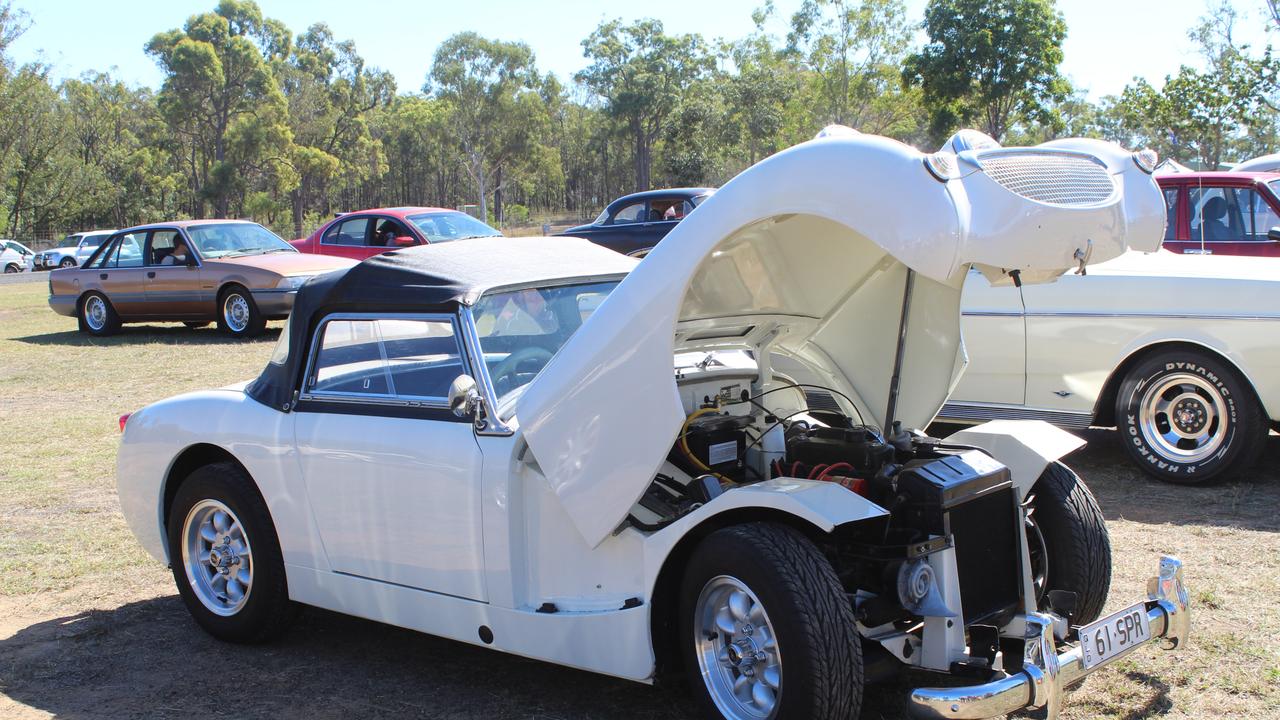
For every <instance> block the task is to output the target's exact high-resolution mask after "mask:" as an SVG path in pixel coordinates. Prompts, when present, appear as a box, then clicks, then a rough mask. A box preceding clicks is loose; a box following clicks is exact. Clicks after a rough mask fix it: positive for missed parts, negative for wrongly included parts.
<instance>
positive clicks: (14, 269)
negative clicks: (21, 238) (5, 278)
mask: <svg viewBox="0 0 1280 720" xmlns="http://www.w3.org/2000/svg"><path fill="white" fill-rule="evenodd" d="M18 272H22V268H20V267H18V266H17V265H14V264H13V263H9V264H8V265H5V266H4V274H5V275H13V274H14V273H18Z"/></svg>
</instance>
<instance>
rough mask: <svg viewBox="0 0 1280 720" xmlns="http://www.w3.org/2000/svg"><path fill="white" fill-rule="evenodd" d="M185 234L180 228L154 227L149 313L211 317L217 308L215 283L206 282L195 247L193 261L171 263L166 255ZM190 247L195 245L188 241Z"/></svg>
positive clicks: (149, 266) (150, 247) (149, 267)
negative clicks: (215, 307)
mask: <svg viewBox="0 0 1280 720" xmlns="http://www.w3.org/2000/svg"><path fill="white" fill-rule="evenodd" d="M179 237H182V235H181V232H180V231H179V230H178V229H177V228H161V229H159V230H152V231H151V238H150V240H149V241H148V246H147V273H146V276H147V282H146V288H145V292H146V296H147V313H148V314H150V315H156V316H169V317H203V318H208V317H209V316H210V315H211V314H212V313H213V312H214V307H213V306H214V297H213V293H214V288H213V283H212V282H210V283H209V287H205V286H204V277H203V274H202V270H201V269H200V261H199V259H198V258H196V257H195V254H194V252H193V251H192V250H190V249H188V251H187V252H188V254H190V255H191V257H192V260H191V264H187V263H182V264H180V265H174V264H169V263H167V262H166V259H167V258H168V257H169V255H170V254H172V253H173V249H174V243H175V241H176V240H177V239H178V238H179ZM186 246H187V247H188V248H192V247H194V244H193V243H191V242H189V241H188V242H186Z"/></svg>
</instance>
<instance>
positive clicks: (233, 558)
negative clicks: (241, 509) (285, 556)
mask: <svg viewBox="0 0 1280 720" xmlns="http://www.w3.org/2000/svg"><path fill="white" fill-rule="evenodd" d="M182 566H183V568H185V570H186V573H187V581H188V582H190V583H191V589H192V590H193V591H194V592H195V595H196V597H197V598H199V600H200V602H201V603H202V604H203V605H204V606H205V607H206V608H208V609H209V611H210V612H212V613H214V614H216V615H221V616H223V617H227V616H230V615H235V614H236V613H237V612H239V611H240V609H241V608H243V607H244V604H245V602H247V601H248V600H249V593H250V592H252V591H253V553H252V550H251V548H250V546H249V536H248V535H246V534H245V531H244V525H242V524H241V523H240V519H239V518H237V517H236V515H235V513H233V512H231V508H228V507H227V506H226V505H224V504H223V503H221V502H219V501H217V500H201V501H200V502H198V503H196V504H195V505H194V506H193V507H192V508H191V512H189V513H187V519H186V521H185V522H184V523H183V526H182Z"/></svg>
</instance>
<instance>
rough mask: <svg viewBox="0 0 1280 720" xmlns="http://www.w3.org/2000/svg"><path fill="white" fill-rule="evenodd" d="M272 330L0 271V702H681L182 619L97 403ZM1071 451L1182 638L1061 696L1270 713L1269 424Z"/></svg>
mask: <svg viewBox="0 0 1280 720" xmlns="http://www.w3.org/2000/svg"><path fill="white" fill-rule="evenodd" d="M276 333H278V324H273V329H272V331H271V332H270V333H269V334H268V336H267V337H265V338H263V339H261V340H259V341H255V342H250V343H243V342H233V341H229V340H225V339H223V338H222V337H221V336H219V335H218V334H217V333H216V332H215V331H214V330H212V329H205V330H199V331H194V332H192V331H188V330H186V329H184V328H182V327H181V326H179V325H173V324H169V325H156V326H150V327H130V328H127V329H126V331H125V332H124V333H123V334H121V335H120V336H118V337H114V338H110V339H106V340H97V339H90V338H87V337H84V336H81V335H79V334H77V333H76V332H75V322H74V321H73V320H71V319H68V318H62V317H59V316H56V315H54V314H53V313H52V312H51V311H50V310H48V308H47V307H46V306H45V286H44V284H43V283H33V284H20V285H4V286H0V398H3V400H2V401H0V458H2V460H0V717H5V718H36V717H48V716H57V717H65V718H103V717H112V718H133V717H139V718H142V717H145V718H153V717H189V716H191V715H194V714H196V713H222V714H226V715H230V716H234V717H305V718H308V720H311V719H313V718H329V717H332V718H338V717H392V716H394V717H400V716H411V717H445V718H464V717H466V718H470V717H476V718H480V717H484V718H523V717H545V718H588V717H628V718H655V719H657V718H681V717H687V714H688V713H689V711H688V710H687V709H686V703H685V701H684V700H683V698H682V697H681V696H680V695H678V694H675V695H673V694H671V693H667V692H663V691H661V690H656V689H653V688H649V687H646V686H643V685H638V684H634V683H627V682H622V681H617V680H611V679H608V678H603V677H599V676H596V675H591V674H589V673H582V672H577V671H573V670H567V669H564V668H560V667H556V666H553V665H548V664H545V663H538V662H532V661H527V660H522V659H519V658H514V657H508V656H503V655H500V654H497V653H492V652H489V651H486V650H482V649H478V648H474V647H471V646H466V645H462V644H459V643H453V642H449V641H445V640H439V639H436V638H431V637H427V636H423V635H418V634H415V633H412V632H407V631H403V630H399V629H395V628H390V627H385V626H380V625H377V624H374V623H369V622H365V621H361V620H355V619H351V618H345V617H342V616H339V615H335V614H332V613H324V612H320V611H311V612H308V613H306V614H305V615H304V617H303V618H302V620H301V622H300V623H299V626H298V628H297V629H296V630H295V631H294V632H292V633H290V634H289V635H288V636H287V637H286V638H285V639H284V640H283V641H281V642H279V643H276V644H274V645H272V646H269V647H263V648H242V647H233V646H228V645H223V644H220V643H217V642H215V641H213V640H211V639H209V638H208V637H207V636H205V635H204V634H203V633H201V632H199V631H198V630H197V629H196V628H195V626H194V624H193V623H192V622H191V621H190V620H189V618H188V617H187V615H186V612H185V610H184V609H183V608H182V606H181V604H180V603H179V602H178V601H177V600H176V598H175V596H174V591H173V588H172V578H171V576H170V575H169V574H168V572H167V570H165V569H164V568H162V567H159V566H158V565H157V564H156V563H155V562H154V561H152V560H151V559H150V558H149V557H148V556H146V555H145V554H144V553H143V552H142V550H141V549H140V548H139V547H138V546H137V544H136V543H135V542H134V540H133V537H132V536H131V535H130V533H129V531H128V530H127V528H126V527H125V524H124V520H123V518H122V517H121V515H120V512H119V509H118V507H117V504H116V499H115V488H114V480H113V476H114V458H115V449H116V443H117V442H118V438H119V434H118V427H117V420H116V419H117V417H118V416H119V415H120V414H121V413H124V412H128V411H131V410H134V409H137V408H139V407H141V406H143V405H145V404H147V403H149V402H152V401H154V400H157V399H160V398H162V397H167V396H169V395H172V394H175V393H177V392H182V391H186V390H190V389H196V388H202V387H211V386H217V385H221V384H227V383H231V382H236V381H239V380H244V379H247V378H250V377H252V376H253V375H255V374H256V373H257V372H258V370H259V369H260V368H261V366H262V364H263V363H264V362H265V361H266V358H267V356H268V355H269V354H270V350H271V344H272V342H273V340H274V337H275V335H276ZM1088 439H1089V440H1090V448H1089V449H1088V450H1086V451H1084V452H1082V453H1080V454H1079V455H1077V456H1076V457H1074V458H1072V459H1071V463H1072V464H1073V465H1074V466H1075V467H1076V468H1077V470H1079V472H1080V473H1081V475H1083V476H1084V477H1085V478H1086V479H1087V480H1088V481H1089V483H1090V485H1091V486H1092V487H1093V489H1094V492H1095V494H1096V495H1097V496H1098V499H1099V501H1100V503H1101V504H1102V507H1103V509H1104V510H1105V511H1106V513H1107V519H1108V521H1109V525H1110V529H1111V533H1112V539H1113V545H1114V550H1115V563H1116V570H1115V581H1114V584H1113V590H1112V598H1111V602H1110V604H1109V607H1110V608H1111V609H1115V608H1118V607H1121V606H1124V605H1126V604H1128V603H1130V602H1132V601H1133V600H1135V599H1136V598H1138V597H1140V596H1141V595H1142V593H1143V592H1144V586H1145V582H1146V578H1147V577H1148V576H1149V575H1151V574H1152V573H1153V572H1154V570H1155V567H1156V562H1157V559H1158V557H1159V554H1160V553H1161V552H1176V553H1177V554H1179V555H1181V556H1182V558H1183V559H1184V560H1185V561H1186V563H1187V567H1188V580H1189V582H1190V584H1191V587H1192V595H1193V599H1194V601H1195V611H1194V612H1195V615H1194V633H1195V635H1194V638H1193V640H1192V642H1191V644H1190V647H1189V648H1188V649H1187V650H1186V651H1184V652H1181V653H1176V654H1174V653H1163V652H1160V651H1158V650H1155V649H1144V650H1141V651H1139V652H1138V653H1137V654H1135V655H1134V656H1132V657H1131V658H1129V659H1127V660H1124V661H1122V662H1120V663H1118V664H1117V665H1115V666H1113V667H1111V668H1108V669H1106V670H1104V671H1102V672H1100V673H1098V674H1096V675H1094V676H1093V677H1091V678H1090V679H1089V680H1088V681H1087V682H1086V683H1085V685H1084V687H1083V688H1081V689H1080V690H1079V691H1077V692H1075V693H1072V694H1071V695H1070V697H1069V699H1068V710H1067V713H1066V716H1067V717H1069V718H1075V719H1077V720H1079V719H1082V718H1142V717H1155V716H1160V717H1169V718H1184V717H1185V718H1192V717H1194V718H1208V717H1213V718H1272V717H1280V690H1278V689H1277V684H1280V605H1277V602H1276V598H1277V597H1278V596H1280V473H1277V472H1276V470H1275V468H1276V467H1277V462H1278V461H1280V437H1276V436H1273V437H1272V438H1271V441H1270V444H1269V447H1268V448H1267V452H1266V455H1265V456H1264V460H1263V463H1262V464H1261V467H1262V468H1265V469H1264V470H1261V471H1259V472H1257V473H1255V474H1253V475H1251V476H1249V477H1246V478H1243V479H1242V480H1240V481H1239V482H1236V483H1232V484H1227V485H1223V486H1218V487H1213V488H1203V489H1200V488H1178V487H1172V486H1168V485H1161V484H1159V483H1156V482H1153V481H1151V480H1149V479H1147V478H1146V477H1145V476H1143V475H1141V474H1140V473H1138V472H1137V471H1136V470H1135V469H1133V468H1132V467H1131V466H1130V465H1129V464H1128V463H1127V462H1126V461H1125V459H1124V457H1123V456H1122V454H1121V451H1120V449H1119V447H1118V446H1117V445H1116V443H1115V442H1114V440H1113V438H1112V436H1111V434H1110V433H1107V432H1102V431H1095V432H1091V433H1089V434H1088ZM927 681H928V679H927V678H922V677H921V676H918V675H917V676H914V677H912V678H909V679H907V680H904V681H903V682H902V683H898V684H894V685H892V686H880V687H876V688H873V689H871V690H870V691H869V692H868V696H867V710H866V712H865V713H864V717H868V718H872V717H901V716H902V712H901V707H900V700H899V698H900V697H901V693H902V690H903V689H904V688H906V687H908V686H909V684H910V683H912V682H916V683H921V682H927Z"/></svg>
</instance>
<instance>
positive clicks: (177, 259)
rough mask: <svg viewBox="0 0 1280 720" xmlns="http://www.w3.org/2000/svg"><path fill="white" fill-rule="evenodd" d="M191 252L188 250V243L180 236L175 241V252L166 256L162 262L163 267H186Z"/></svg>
mask: <svg viewBox="0 0 1280 720" xmlns="http://www.w3.org/2000/svg"><path fill="white" fill-rule="evenodd" d="M190 255H191V251H190V250H189V249H187V241H186V240H183V239H182V237H181V236H178V237H177V238H176V239H175V240H174V241H173V252H171V253H169V254H168V255H166V256H165V258H164V259H163V260H161V261H160V264H161V265H186V264H187V258H188V257H190Z"/></svg>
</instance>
